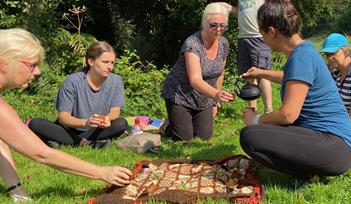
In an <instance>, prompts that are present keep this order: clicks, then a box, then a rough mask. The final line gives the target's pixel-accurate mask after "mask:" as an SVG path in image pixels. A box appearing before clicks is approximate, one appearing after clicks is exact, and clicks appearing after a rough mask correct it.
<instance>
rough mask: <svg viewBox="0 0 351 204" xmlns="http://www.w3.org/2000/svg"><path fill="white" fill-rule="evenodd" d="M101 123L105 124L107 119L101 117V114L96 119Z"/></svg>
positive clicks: (103, 116)
mask: <svg viewBox="0 0 351 204" xmlns="http://www.w3.org/2000/svg"><path fill="white" fill-rule="evenodd" d="M96 118H97V119H98V120H99V121H100V122H104V121H105V118H106V116H105V115H101V114H99V115H98V116H97V117H96Z"/></svg>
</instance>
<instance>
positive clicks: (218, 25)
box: [207, 22, 228, 30]
mask: <svg viewBox="0 0 351 204" xmlns="http://www.w3.org/2000/svg"><path fill="white" fill-rule="evenodd" d="M207 24H208V27H210V28H211V29H218V28H220V29H221V30H227V28H228V25H227V24H226V23H215V22H207Z"/></svg>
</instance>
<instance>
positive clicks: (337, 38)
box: [321, 33, 349, 53]
mask: <svg viewBox="0 0 351 204" xmlns="http://www.w3.org/2000/svg"><path fill="white" fill-rule="evenodd" d="M347 45H349V42H348V41H347V39H346V38H345V36H344V35H341V34H340V33H332V34H330V35H328V37H327V38H325V40H324V42H323V48H322V50H321V52H327V53H334V52H336V51H338V50H339V49H340V48H341V47H344V46H347Z"/></svg>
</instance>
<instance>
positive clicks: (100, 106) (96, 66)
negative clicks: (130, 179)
mask: <svg viewBox="0 0 351 204" xmlns="http://www.w3.org/2000/svg"><path fill="white" fill-rule="evenodd" d="M115 59H116V54H115V52H114V49H113V48H112V46H111V45H109V44H108V43H106V42H101V41H100V42H95V43H93V44H92V45H90V46H89V48H88V49H87V53H86V64H87V70H85V71H79V72H76V73H74V74H71V75H69V76H68V77H67V78H66V79H65V81H64V82H63V84H62V85H61V87H60V89H59V92H58V94H57V100H56V109H57V111H58V115H59V116H58V120H57V121H56V122H55V124H54V123H51V122H50V121H49V120H47V119H43V118H36V119H32V120H31V121H30V123H29V128H30V129H31V130H32V131H33V132H35V133H36V134H37V135H38V136H39V137H40V139H42V140H43V141H44V142H45V143H47V144H48V145H51V146H54V145H57V143H58V144H64V145H79V144H81V145H82V144H83V145H90V146H92V147H94V148H102V147H106V146H108V145H109V144H110V143H111V139H113V138H115V137H118V136H120V135H121V134H122V133H123V132H124V131H125V130H126V129H127V125H128V124H127V121H126V120H125V119H124V118H121V117H120V111H121V107H122V106H123V104H124V85H123V80H122V77H120V76H118V75H116V74H114V73H112V69H113V65H114V62H115Z"/></svg>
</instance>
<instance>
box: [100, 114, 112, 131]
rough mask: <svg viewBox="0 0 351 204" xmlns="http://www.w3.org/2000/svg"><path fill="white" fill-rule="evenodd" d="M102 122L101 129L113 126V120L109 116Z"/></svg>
mask: <svg viewBox="0 0 351 204" xmlns="http://www.w3.org/2000/svg"><path fill="white" fill-rule="evenodd" d="M100 122H101V123H100V125H99V128H108V127H110V126H111V120H110V118H109V117H108V116H105V117H104V119H103V120H101V121H100Z"/></svg>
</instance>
